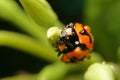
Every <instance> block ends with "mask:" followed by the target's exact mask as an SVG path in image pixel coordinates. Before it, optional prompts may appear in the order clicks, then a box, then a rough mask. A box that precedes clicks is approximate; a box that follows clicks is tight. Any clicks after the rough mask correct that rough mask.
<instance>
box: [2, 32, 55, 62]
mask: <svg viewBox="0 0 120 80" xmlns="http://www.w3.org/2000/svg"><path fill="white" fill-rule="evenodd" d="M3 45H4V46H8V47H12V48H15V49H19V50H22V51H25V52H28V53H30V54H32V55H35V56H37V57H40V58H43V59H45V60H48V61H50V62H54V61H56V60H57V57H56V54H55V52H54V51H53V50H52V49H51V47H49V46H45V45H43V44H41V43H40V42H38V41H37V40H34V39H32V38H30V37H28V36H26V35H22V34H19V33H15V32H9V31H0V46H3Z"/></svg>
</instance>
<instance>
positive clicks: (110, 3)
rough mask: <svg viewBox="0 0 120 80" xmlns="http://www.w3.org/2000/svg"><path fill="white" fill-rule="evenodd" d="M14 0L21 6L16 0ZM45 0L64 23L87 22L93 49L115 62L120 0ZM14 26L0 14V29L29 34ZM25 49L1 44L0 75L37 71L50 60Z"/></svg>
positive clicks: (119, 29) (118, 32)
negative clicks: (92, 36)
mask: <svg viewBox="0 0 120 80" xmlns="http://www.w3.org/2000/svg"><path fill="white" fill-rule="evenodd" d="M14 1H16V2H17V4H18V5H19V7H21V8H22V9H23V7H22V5H21V4H20V2H19V0H14ZM47 1H48V2H49V3H50V5H51V6H52V8H53V10H54V11H55V12H56V14H57V16H58V18H59V20H60V21H61V22H62V23H63V24H64V25H66V24H69V23H70V22H73V23H74V22H80V23H82V24H83V25H86V24H87V25H89V26H90V27H91V32H92V34H93V35H94V40H95V45H94V49H93V51H95V52H97V53H98V54H100V55H101V56H102V57H103V59H104V60H105V61H108V62H115V63H117V62H118V58H119V57H120V56H118V47H119V46H120V0H71V1H70V0H47ZM0 15H1V14H0ZM9 16H10V15H9ZM16 26H18V25H16V24H14V23H12V22H10V21H8V20H5V19H4V18H1V17H0V30H7V31H15V32H18V33H22V34H25V35H28V36H31V35H30V34H28V33H27V32H25V31H23V30H21V29H19V28H17V27H16ZM40 35H41V34H40ZM31 37H32V36H31ZM26 53H27V52H24V51H21V50H17V49H14V48H11V47H7V46H4V45H3V46H0V54H1V55H0V77H1V78H3V77H7V76H12V75H15V74H18V73H20V72H22V71H23V72H25V73H38V72H40V70H41V69H43V67H44V66H46V65H48V64H51V62H49V60H48V61H47V60H44V59H42V58H38V57H35V56H32V55H30V54H28V53H29V52H28V53H27V54H26ZM46 56H47V55H46ZM48 57H49V56H48ZM56 57H57V56H56Z"/></svg>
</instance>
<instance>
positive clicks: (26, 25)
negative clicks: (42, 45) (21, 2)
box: [0, 0, 46, 41]
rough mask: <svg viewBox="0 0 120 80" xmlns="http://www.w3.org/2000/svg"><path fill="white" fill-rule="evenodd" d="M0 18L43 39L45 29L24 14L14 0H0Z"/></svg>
mask: <svg viewBox="0 0 120 80" xmlns="http://www.w3.org/2000/svg"><path fill="white" fill-rule="evenodd" d="M0 18H3V19H5V20H7V21H10V22H12V23H14V24H15V25H17V26H16V27H19V28H20V29H22V30H24V31H25V32H27V33H28V34H31V35H32V36H34V37H36V38H38V39H40V40H41V41H44V39H45V36H46V35H45V33H46V32H45V30H44V29H43V28H42V27H40V26H39V25H37V24H36V23H35V22H34V21H33V20H32V19H31V18H30V17H28V16H26V14H25V13H24V12H23V11H22V9H21V8H20V7H19V6H18V5H17V3H16V2H15V1H14V0H0ZM41 34H42V35H41ZM43 34H44V35H43Z"/></svg>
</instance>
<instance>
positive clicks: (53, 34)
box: [47, 27, 61, 47]
mask: <svg viewBox="0 0 120 80" xmlns="http://www.w3.org/2000/svg"><path fill="white" fill-rule="evenodd" d="M60 33H61V30H60V29H59V28H58V27H51V28H49V29H48V31H47V39H48V41H49V43H50V44H51V45H52V46H53V47H55V46H56V42H57V41H58V38H59V35H60Z"/></svg>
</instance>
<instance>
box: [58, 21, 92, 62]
mask: <svg viewBox="0 0 120 80" xmlns="http://www.w3.org/2000/svg"><path fill="white" fill-rule="evenodd" d="M93 43H94V42H93V37H92V34H91V33H90V27H89V26H83V25H82V24H80V23H75V24H73V23H70V24H69V25H67V26H66V27H65V28H64V29H63V30H62V31H61V34H60V36H59V39H58V42H57V46H56V51H57V52H58V56H60V55H62V56H61V61H62V62H64V63H78V62H81V61H84V60H85V59H89V58H90V51H91V50H92V48H93Z"/></svg>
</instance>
